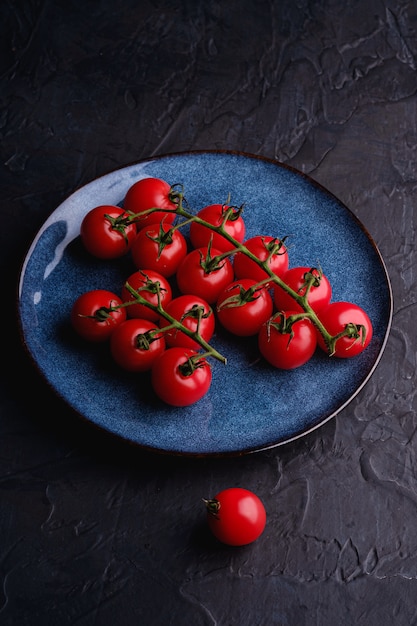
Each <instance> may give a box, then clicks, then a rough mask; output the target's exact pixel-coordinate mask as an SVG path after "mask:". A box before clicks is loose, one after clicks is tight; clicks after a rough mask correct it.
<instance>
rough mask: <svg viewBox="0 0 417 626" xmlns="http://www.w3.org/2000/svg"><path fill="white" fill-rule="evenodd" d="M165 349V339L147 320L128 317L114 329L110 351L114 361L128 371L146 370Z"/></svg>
mask: <svg viewBox="0 0 417 626" xmlns="http://www.w3.org/2000/svg"><path fill="white" fill-rule="evenodd" d="M164 350H165V339H164V337H163V335H162V333H161V332H160V331H159V328H158V327H157V326H156V325H155V324H153V323H152V322H150V321H149V320H141V319H138V318H133V319H128V320H125V321H124V322H122V323H121V324H119V326H117V328H115V329H114V331H113V333H112V334H111V337H110V352H111V355H112V357H113V359H114V360H115V362H116V363H117V364H118V365H119V366H120V367H122V368H123V369H124V370H126V371H128V372H146V371H148V370H150V369H151V367H152V365H153V363H154V361H155V359H156V358H157V357H158V356H159V355H160V354H161V353H162V352H163V351H164Z"/></svg>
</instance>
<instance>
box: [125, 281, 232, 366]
mask: <svg viewBox="0 0 417 626" xmlns="http://www.w3.org/2000/svg"><path fill="white" fill-rule="evenodd" d="M125 287H126V289H127V291H128V292H129V293H130V294H131V296H132V298H133V299H132V300H129V301H128V302H125V303H124V304H123V305H121V306H123V307H124V306H131V305H132V304H135V303H136V304H143V305H145V306H146V307H147V308H149V309H151V310H152V311H154V312H155V313H158V315H161V316H162V317H164V318H165V319H166V320H167V321H168V322H169V325H168V326H165V327H164V328H161V329H160V330H159V332H160V333H164V332H166V331H169V330H171V329H172V328H175V329H176V330H178V331H180V332H182V333H184V334H185V335H187V336H188V337H190V338H191V339H193V340H194V341H196V342H197V343H198V344H199V345H200V346H201V348H202V349H203V350H205V352H204V354H199V355H198V359H199V360H201V359H202V357H205V356H210V357H213V358H215V359H217V360H218V361H221V362H222V363H224V364H226V362H227V359H226V357H224V356H223V355H222V354H220V352H218V351H217V350H216V349H215V348H213V347H212V346H211V345H210V344H209V343H208V342H207V341H205V340H204V339H203V337H201V335H200V334H199V328H198V327H199V324H197V330H190V329H189V328H187V327H186V326H184V324H183V323H182V321H181V320H177V319H175V317H173V316H172V315H170V314H169V313H168V312H167V311H166V310H165V309H164V308H163V306H162V302H161V296H160V293H161V287H160V283H159V281H155V282H153V281H151V280H150V279H149V280H148V281H147V283H146V284H145V285H143V287H140V288H139V289H137V290H136V289H134V288H133V287H132V286H131V285H129V283H128V282H126V283H125ZM142 291H150V292H151V293H156V294H157V304H152V303H151V302H149V301H148V300H146V299H145V298H144V297H143V296H142V295H141V293H140V292H142ZM118 308H120V307H118ZM189 314H191V315H190V316H191V317H195V318H196V319H197V320H201V319H204V318H207V317H208V316H209V315H211V314H212V311H207V312H205V310H204V308H203V307H202V306H200V305H194V306H193V307H191V309H190V310H189V311H187V312H186V313H185V314H184V316H183V317H182V320H183V319H185V318H186V317H188V315H189ZM191 360H192V361H195V360H196V359H194V358H193V357H191ZM202 365H204V363H202ZM195 367H197V365H195V364H193V365H192V367H191V365H190V366H186V367H185V369H186V370H187V371H189V372H190V374H191V373H192V372H193V371H194V369H195ZM190 368H191V369H190ZM187 375H188V374H187Z"/></svg>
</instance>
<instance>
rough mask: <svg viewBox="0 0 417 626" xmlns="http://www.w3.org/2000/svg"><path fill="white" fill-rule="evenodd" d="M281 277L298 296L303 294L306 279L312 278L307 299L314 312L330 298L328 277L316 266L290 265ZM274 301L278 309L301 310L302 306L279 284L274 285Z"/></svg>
mask: <svg viewBox="0 0 417 626" xmlns="http://www.w3.org/2000/svg"><path fill="white" fill-rule="evenodd" d="M281 278H282V280H283V281H284V283H285V284H286V285H288V286H289V287H291V289H292V290H293V291H295V292H296V293H298V294H299V295H300V296H304V295H305V293H306V289H307V284H308V281H309V280H313V283H312V287H311V288H310V291H309V293H308V297H307V300H308V303H309V305H310V306H311V308H312V309H313V310H314V311H315V312H316V313H317V311H320V309H322V308H323V307H326V306H327V305H328V304H329V302H330V300H331V297H332V287H331V284H330V282H329V280H328V278H326V276H325V275H324V274H323V273H322V272H320V271H319V270H317V269H316V268H310V267H292V268H291V269H289V270H288V271H287V272H285V274H284V275H283V276H282V277H281ZM274 303H275V306H276V308H277V309H278V310H279V311H288V310H290V309H292V310H293V311H302V310H303V308H302V306H301V305H299V304H298V303H297V302H296V301H295V300H294V298H293V297H292V296H291V295H290V294H288V293H287V292H286V291H285V290H284V289H282V287H280V286H279V285H275V287H274Z"/></svg>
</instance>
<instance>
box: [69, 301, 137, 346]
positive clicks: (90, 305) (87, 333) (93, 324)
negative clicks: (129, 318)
mask: <svg viewBox="0 0 417 626" xmlns="http://www.w3.org/2000/svg"><path fill="white" fill-rule="evenodd" d="M121 304H122V300H121V299H120V298H119V297H118V296H117V295H116V294H114V293H112V292H111V291H107V290H106V289H93V290H91V291H86V292H85V293H83V294H81V295H80V296H79V297H78V298H77V299H76V300H75V302H74V304H73V306H72V309H71V323H72V326H73V328H74V330H75V331H76V332H77V333H78V334H79V335H80V336H81V337H83V338H84V339H86V340H87V341H92V342H101V341H106V340H107V339H109V338H110V335H111V334H112V332H113V331H114V330H115V328H116V327H117V326H118V325H119V324H121V323H122V322H124V321H125V319H126V311H125V309H124V308H118V307H119V306H120V305H121Z"/></svg>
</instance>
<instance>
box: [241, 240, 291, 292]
mask: <svg viewBox="0 0 417 626" xmlns="http://www.w3.org/2000/svg"><path fill="white" fill-rule="evenodd" d="M245 246H246V248H247V249H248V250H249V251H250V252H252V254H254V255H255V256H256V257H257V258H258V259H259V260H260V261H266V263H267V265H268V267H269V268H270V269H271V270H272V271H273V272H274V273H275V274H276V275H277V276H280V277H281V276H282V275H283V274H284V273H285V272H286V271H287V269H288V252H287V248H286V247H285V245H284V243H283V242H282V241H280V240H279V239H277V238H276V237H263V236H261V235H258V236H256V237H252V238H251V239H248V240H247V241H245ZM233 268H234V271H235V276H236V278H253V280H256V281H257V282H259V281H261V280H265V278H268V274H267V273H266V272H265V270H263V269H262V268H261V267H260V266H259V265H258V264H257V263H256V262H255V261H254V260H253V259H251V258H249V257H248V256H247V255H246V254H245V253H244V252H237V253H236V254H235V257H234V260H233ZM270 284H273V283H270Z"/></svg>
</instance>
